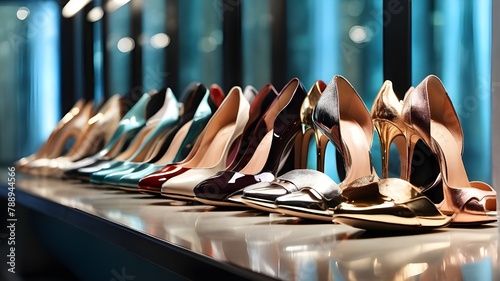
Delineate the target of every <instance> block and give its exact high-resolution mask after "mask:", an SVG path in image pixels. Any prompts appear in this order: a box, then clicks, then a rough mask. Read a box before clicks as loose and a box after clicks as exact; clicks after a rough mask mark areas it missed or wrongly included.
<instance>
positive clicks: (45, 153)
mask: <svg viewBox="0 0 500 281" xmlns="http://www.w3.org/2000/svg"><path fill="white" fill-rule="evenodd" d="M84 106H85V101H84V99H80V100H78V101H77V102H76V103H75V105H73V107H72V108H71V109H70V110H69V111H68V113H66V114H65V115H64V117H63V118H62V119H61V120H60V121H59V122H58V123H57V125H56V126H55V128H54V130H53V131H52V133H51V134H50V136H49V137H48V138H47V140H46V141H45V142H44V143H43V144H42V146H41V147H40V148H39V149H38V150H37V151H36V152H35V153H33V154H31V155H30V156H26V157H23V158H21V159H19V160H18V161H16V163H15V164H14V165H15V167H16V169H17V170H18V171H23V172H25V171H26V170H29V169H25V166H26V165H27V164H28V163H30V162H33V161H34V160H36V159H40V158H49V159H50V158H54V157H58V156H59V155H60V151H62V150H63V147H64V143H65V141H63V142H61V140H63V139H67V137H63V136H64V135H67V132H66V130H67V129H64V127H65V126H67V123H68V122H69V121H70V120H71V119H73V118H75V116H76V115H78V113H80V112H81V110H82V109H83V107H84ZM56 144H57V146H59V147H54V146H55V145H56Z"/></svg>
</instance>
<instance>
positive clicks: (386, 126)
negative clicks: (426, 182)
mask: <svg viewBox="0 0 500 281" xmlns="http://www.w3.org/2000/svg"><path fill="white" fill-rule="evenodd" d="M410 90H411V89H410ZM402 109H403V105H402V104H401V102H400V101H399V99H398V97H397V96H396V94H395V93H394V89H393V87H392V82H391V81H388V80H387V81H385V82H384V84H383V85H382V87H381V88H380V90H379V92H378V94H377V97H376V98H375V100H374V102H373V106H372V109H371V116H372V120H373V125H374V126H375V130H376V131H377V133H378V135H379V136H380V149H381V154H382V178H387V177H389V152H390V147H391V144H392V143H393V142H394V143H395V144H396V147H397V149H398V153H399V155H400V158H401V159H406V158H407V157H406V153H407V150H406V149H405V145H406V143H405V141H404V139H402V138H404V132H403V130H404V127H405V125H404V123H403V119H402V117H401V110H402ZM407 170H408V167H406V162H405V161H401V178H402V179H404V180H409V174H408V171H407Z"/></svg>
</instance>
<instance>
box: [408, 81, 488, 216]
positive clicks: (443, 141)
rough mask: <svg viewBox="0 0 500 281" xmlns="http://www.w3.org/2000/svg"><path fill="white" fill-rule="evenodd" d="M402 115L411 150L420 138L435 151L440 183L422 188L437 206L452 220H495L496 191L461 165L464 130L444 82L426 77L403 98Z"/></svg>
mask: <svg viewBox="0 0 500 281" xmlns="http://www.w3.org/2000/svg"><path fill="white" fill-rule="evenodd" d="M402 112H403V117H404V118H405V122H406V124H407V125H408V130H407V138H406V139H407V146H408V148H409V151H410V154H409V159H410V158H411V152H412V151H413V149H414V147H415V145H416V142H417V141H418V140H422V141H423V142H424V143H425V144H426V145H427V146H429V147H430V148H431V150H432V152H433V153H434V154H435V155H436V157H437V159H438V161H439V164H440V168H441V176H442V185H439V186H438V187H431V188H428V189H424V190H423V192H424V194H426V195H428V196H429V197H430V198H431V199H432V200H433V201H434V202H435V203H436V204H437V206H438V208H439V210H440V211H441V212H442V213H444V214H446V215H449V216H451V217H452V218H453V220H452V223H455V224H483V223H489V222H494V221H496V213H497V210H496V192H495V190H493V188H492V187H491V186H489V185H488V184H486V183H484V182H474V181H472V182H471V181H469V179H468V177H467V172H466V170H465V167H464V165H463V161H462V156H461V152H462V150H463V132H462V127H461V125H460V121H459V119H458V116H457V114H456V112H455V109H454V107H453V104H452V102H451V100H450V98H449V96H448V94H447V92H446V89H445V88H444V85H443V83H442V82H441V80H439V78H437V77H436V76H434V75H429V76H428V77H426V78H425V79H424V80H423V81H422V82H421V83H420V84H419V85H418V86H417V87H416V88H415V90H413V91H412V92H411V93H410V94H409V95H408V96H407V97H406V99H405V101H404V103H403V111H402Z"/></svg>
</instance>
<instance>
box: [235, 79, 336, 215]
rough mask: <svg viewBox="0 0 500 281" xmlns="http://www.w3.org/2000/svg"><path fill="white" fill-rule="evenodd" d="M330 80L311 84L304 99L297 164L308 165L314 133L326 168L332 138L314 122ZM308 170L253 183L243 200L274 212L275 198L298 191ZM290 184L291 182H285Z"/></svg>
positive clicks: (318, 158)
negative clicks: (298, 180) (299, 181)
mask: <svg viewBox="0 0 500 281" xmlns="http://www.w3.org/2000/svg"><path fill="white" fill-rule="evenodd" d="M325 88H326V84H325V83H324V82H323V81H321V80H318V81H316V83H314V85H313V86H312V87H311V89H310V90H309V92H308V93H307V96H306V98H305V99H304V101H303V103H302V106H301V109H300V119H301V123H302V134H299V135H297V140H296V142H295V145H296V149H295V151H299V152H300V153H296V156H298V158H299V159H300V160H298V162H299V163H298V164H297V163H296V164H295V165H296V167H297V168H306V167H307V158H308V157H307V155H308V150H309V142H310V140H311V138H312V137H314V139H315V144H316V167H315V168H316V169H315V170H317V171H320V172H324V163H325V158H324V157H325V150H326V145H327V142H328V138H326V137H325V136H324V135H323V134H322V133H321V132H320V131H319V130H317V129H316V127H315V126H314V124H313V121H312V112H313V109H314V107H315V106H316V103H317V102H318V100H319V98H320V96H321V93H322V92H323V91H324V90H325ZM304 172H305V171H302V170H292V171H290V172H288V173H286V174H285V175H282V176H281V177H279V178H277V179H274V180H273V181H271V182H267V181H262V182H259V183H256V184H254V185H250V186H248V187H247V188H245V189H244V190H243V195H242V202H243V203H244V204H246V205H248V206H250V207H253V208H256V209H260V210H263V211H267V212H274V211H275V208H276V205H274V201H275V200H276V198H278V197H280V196H283V195H285V194H289V193H291V192H294V191H298V190H299V189H297V188H298V187H297V186H301V184H299V183H294V181H296V180H297V179H299V178H300V177H303V176H305V174H304ZM284 182H286V183H290V184H291V185H290V186H284ZM285 185H287V184H285Z"/></svg>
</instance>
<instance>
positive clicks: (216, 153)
mask: <svg viewBox="0 0 500 281" xmlns="http://www.w3.org/2000/svg"><path fill="white" fill-rule="evenodd" d="M249 107H250V105H249V104H248V101H247V100H246V99H245V97H244V96H243V93H242V91H241V88H240V87H234V88H233V89H231V91H230V92H229V94H228V95H227V97H226V98H225V99H224V101H223V102H222V104H221V106H220V107H219V108H218V110H217V112H215V114H214V115H213V117H212V119H210V121H209V122H208V124H207V127H206V128H205V130H204V131H203V132H202V135H203V136H202V138H201V139H200V140H199V149H198V150H197V151H196V154H195V155H194V156H193V157H192V158H191V159H190V160H189V161H187V162H184V163H182V164H177V165H167V166H166V167H164V169H162V170H160V171H158V172H155V173H153V174H151V175H148V176H146V177H144V178H143V179H141V180H140V181H139V188H140V189H146V190H147V189H152V188H151V187H156V186H158V185H161V187H162V188H161V194H162V195H164V196H168V197H172V198H180V199H187V200H192V199H193V197H194V194H193V187H194V186H195V185H196V183H198V182H200V181H202V180H204V179H206V178H208V177H210V176H211V175H213V174H214V173H216V172H217V171H220V170H223V169H224V168H225V167H227V165H228V162H229V161H228V155H229V151H230V149H231V147H232V145H233V144H234V143H235V141H236V139H237V138H238V137H240V135H241V133H242V132H243V129H244V127H245V125H246V123H247V121H248V110H249ZM153 189H156V188H153Z"/></svg>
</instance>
